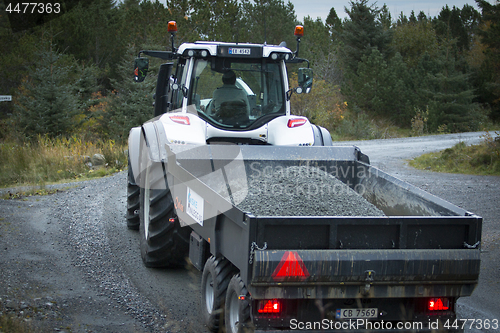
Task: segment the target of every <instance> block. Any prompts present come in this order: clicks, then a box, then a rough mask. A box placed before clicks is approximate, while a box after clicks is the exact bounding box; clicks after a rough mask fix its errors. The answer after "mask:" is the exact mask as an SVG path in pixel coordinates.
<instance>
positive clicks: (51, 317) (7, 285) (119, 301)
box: [0, 133, 500, 333]
mask: <svg viewBox="0 0 500 333" xmlns="http://www.w3.org/2000/svg"><path fill="white" fill-rule="evenodd" d="M479 136H480V133H472V134H470V133H467V134H462V135H445V136H432V137H423V138H408V139H391V140H373V141H360V142H348V143H346V142H343V143H340V144H342V145H348V144H356V145H358V146H359V147H360V148H361V150H362V151H363V153H365V154H367V155H369V156H370V158H371V161H372V164H373V165H375V166H377V167H379V168H381V169H382V170H384V171H387V172H389V173H391V174H393V175H395V176H396V177H399V178H401V179H403V180H406V181H408V182H410V183H413V184H415V185H416V186H418V187H420V188H422V189H424V190H426V191H428V192H430V193H432V194H435V195H437V196H439V197H442V198H444V199H446V200H448V201H450V202H452V203H454V204H456V205H458V206H461V207H463V208H465V209H467V210H470V211H472V212H474V213H476V214H479V215H481V216H483V218H484V224H483V254H482V266H481V277H480V285H479V287H478V288H477V289H476V291H475V293H474V295H473V296H472V297H469V298H465V299H461V301H460V305H459V313H460V315H461V317H462V318H470V319H481V318H482V319H490V320H491V319H494V318H497V319H500V299H499V297H498V295H500V283H498V276H499V275H500V264H499V263H498V261H497V258H499V257H500V221H499V217H500V207H499V206H500V205H498V199H499V198H500V177H482V176H468V175H453V174H437V173H433V172H429V171H418V170H414V169H412V168H410V167H408V166H407V164H406V162H405V160H406V159H409V158H411V157H413V156H416V155H419V154H421V153H423V152H426V151H433V150H439V149H443V148H447V147H450V146H452V145H453V144H454V143H456V142H457V141H459V140H463V141H466V142H470V143H473V142H477V141H478V140H479ZM75 186H76V187H74V188H72V189H69V190H65V191H63V192H59V193H56V194H53V195H49V196H44V197H30V198H26V199H23V200H0V251H1V255H0V312H2V313H9V314H12V315H15V316H19V317H20V318H21V319H22V320H24V321H26V322H27V323H28V325H31V326H33V328H34V329H36V328H38V331H39V332H117V333H119V332H120V333H121V332H206V329H205V328H204V327H203V325H202V324H201V323H200V320H199V318H198V313H199V297H200V294H199V286H200V278H201V274H200V273H199V272H197V271H196V270H195V269H193V268H191V267H187V268H179V269H174V270H172V269H170V270H161V269H148V268H145V267H144V266H143V265H142V261H141V258H140V255H139V235H138V233H137V232H134V231H130V230H128V229H127V228H126V222H125V204H126V190H125V189H126V173H125V172H122V173H119V174H116V175H114V176H111V177H107V178H104V179H98V180H92V181H87V182H82V183H77V184H75ZM35 331H36V330H35ZM466 332H493V331H492V330H489V331H488V330H466Z"/></svg>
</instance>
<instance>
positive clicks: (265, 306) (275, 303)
mask: <svg viewBox="0 0 500 333" xmlns="http://www.w3.org/2000/svg"><path fill="white" fill-rule="evenodd" d="M257 311H258V312H259V313H280V312H281V303H280V301H279V300H277V299H270V300H262V301H259V309H258V310H257Z"/></svg>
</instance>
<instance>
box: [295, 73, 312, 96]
mask: <svg viewBox="0 0 500 333" xmlns="http://www.w3.org/2000/svg"><path fill="white" fill-rule="evenodd" d="M298 81H299V86H298V87H297V89H296V92H297V94H301V93H303V92H305V93H306V94H308V93H310V92H311V88H312V85H313V70H312V68H299V77H298Z"/></svg>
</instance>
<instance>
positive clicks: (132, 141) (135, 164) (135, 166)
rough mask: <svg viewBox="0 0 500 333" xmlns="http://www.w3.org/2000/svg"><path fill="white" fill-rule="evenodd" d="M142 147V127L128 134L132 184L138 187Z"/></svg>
mask: <svg viewBox="0 0 500 333" xmlns="http://www.w3.org/2000/svg"><path fill="white" fill-rule="evenodd" d="M140 146H141V127H133V128H132V129H130V132H129V134H128V160H129V165H130V167H131V168H132V174H131V178H130V183H131V184H132V185H137V179H136V178H137V177H135V175H138V174H139V158H140Z"/></svg>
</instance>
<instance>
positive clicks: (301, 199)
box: [237, 166, 385, 216]
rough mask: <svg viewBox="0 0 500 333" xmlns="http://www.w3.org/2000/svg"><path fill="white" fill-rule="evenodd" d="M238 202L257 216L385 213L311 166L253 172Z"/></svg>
mask: <svg viewBox="0 0 500 333" xmlns="http://www.w3.org/2000/svg"><path fill="white" fill-rule="evenodd" d="M238 201H239V200H238ZM237 206H238V208H240V209H241V210H243V211H246V212H250V213H252V214H253V215H255V216H384V215H385V214H384V213H383V212H382V211H381V210H380V209H378V208H377V207H375V206H374V205H372V204H371V203H369V202H368V201H367V200H366V199H364V198H363V197H362V196H361V195H359V194H358V193H357V192H356V191H354V190H353V189H351V188H350V187H349V186H348V185H346V184H344V183H343V182H342V181H340V180H339V179H337V178H335V177H334V176H332V175H330V174H328V173H327V172H325V171H323V170H321V169H319V168H315V167H310V166H290V167H286V168H281V167H277V168H275V169H274V170H273V171H272V172H265V173H264V172H259V173H253V174H250V175H249V176H248V193H246V197H245V198H244V199H243V200H242V201H241V202H240V203H239V204H237Z"/></svg>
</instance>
